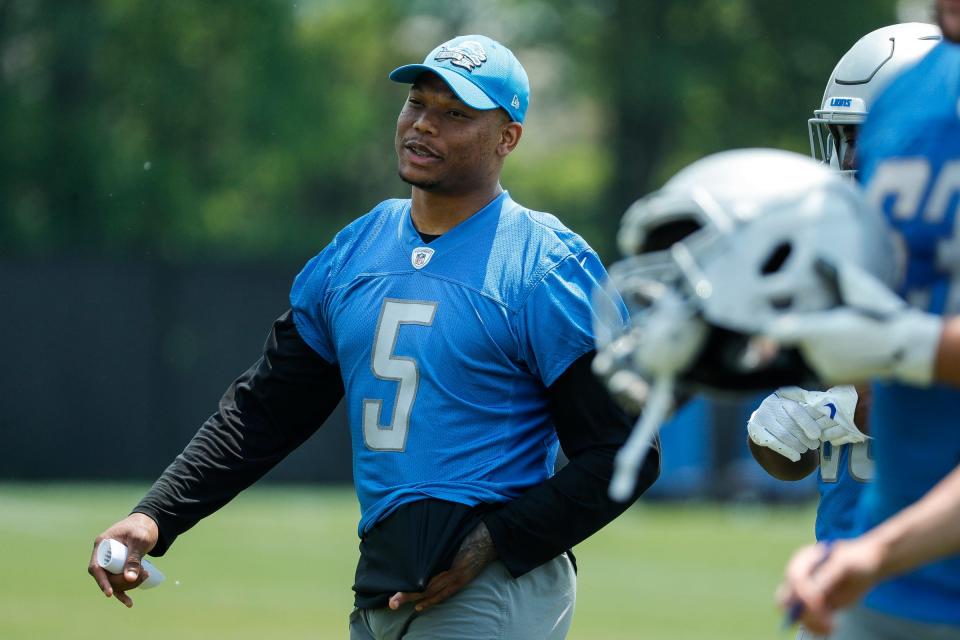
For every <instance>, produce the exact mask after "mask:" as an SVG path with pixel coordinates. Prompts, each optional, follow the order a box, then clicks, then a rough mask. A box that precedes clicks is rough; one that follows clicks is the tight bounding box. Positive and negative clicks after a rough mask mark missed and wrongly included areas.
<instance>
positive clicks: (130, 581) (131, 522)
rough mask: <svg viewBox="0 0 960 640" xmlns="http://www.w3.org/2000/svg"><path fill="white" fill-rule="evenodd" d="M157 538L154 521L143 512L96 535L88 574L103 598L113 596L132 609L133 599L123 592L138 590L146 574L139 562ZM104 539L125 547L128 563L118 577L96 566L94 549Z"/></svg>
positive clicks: (95, 551)
mask: <svg viewBox="0 0 960 640" xmlns="http://www.w3.org/2000/svg"><path fill="white" fill-rule="evenodd" d="M159 535H160V532H159V529H158V528H157V523H156V522H154V521H153V518H151V517H149V516H146V515H144V514H142V513H132V514H130V515H129V516H127V517H126V518H124V519H123V520H121V521H120V522H118V523H116V524H114V525H113V526H112V527H110V528H109V529H107V530H106V531H104V532H103V533H101V534H100V535H99V536H97V538H96V539H95V540H94V541H93V552H92V553H91V554H90V564H89V565H87V573H89V574H90V575H91V576H93V579H94V580H95V581H96V583H97V586H99V587H100V590H101V591H103V593H104V595H105V596H107V597H108V598H109V597H110V596H116V598H117V600H119V601H120V602H122V603H123V604H125V605H126V606H127V607H132V606H133V600H131V599H130V596H129V595H127V593H126V592H127V591H129V590H131V589H135V588H137V587H138V586H140V584H141V583H142V582H143V581H144V580H146V579H147V575H148V574H147V572H146V571H145V570H144V569H143V567H142V566H141V565H140V559H141V558H142V557H143V556H144V555H145V554H146V553H148V552H149V551H150V550H151V549H153V547H154V546H156V544H157V538H158V537H159ZM107 538H113V539H114V540H118V541H119V542H122V543H123V544H125V545H126V546H127V562H126V564H125V565H124V567H123V573H121V574H117V575H114V574H112V573H107V572H106V571H105V570H104V569H102V568H101V567H100V565H98V564H97V547H98V546H99V545H100V542H101V541H102V540H105V539H107Z"/></svg>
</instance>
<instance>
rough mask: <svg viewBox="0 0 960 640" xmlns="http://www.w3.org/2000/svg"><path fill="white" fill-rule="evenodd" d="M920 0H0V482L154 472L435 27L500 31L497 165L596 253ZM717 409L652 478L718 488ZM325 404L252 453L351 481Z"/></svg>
mask: <svg viewBox="0 0 960 640" xmlns="http://www.w3.org/2000/svg"><path fill="white" fill-rule="evenodd" d="M931 4H932V1H931V0H869V1H868V0H864V1H863V2H858V3H845V4H844V3H836V2H834V1H833V0H807V1H806V2H770V1H769V0H595V1H593V2H586V1H580V0H471V1H466V0H235V1H232V2H199V1H196V0H163V1H159V2H142V1H135V0H0V335H3V336H4V337H5V338H6V342H5V346H4V366H3V367H0V389H2V390H3V393H0V441H2V442H3V443H4V446H5V447H6V450H8V451H11V452H17V454H16V455H10V456H3V457H2V459H0V481H2V480H4V479H11V478H12V479H17V478H19V479H27V478H38V479H39V478H44V479H48V478H150V477H155V476H156V474H157V473H159V471H160V470H161V469H162V468H163V467H164V466H165V465H166V463H167V462H168V461H169V460H170V458H171V457H172V456H174V455H176V453H178V452H179V451H180V449H181V448H182V446H183V444H184V443H185V442H186V441H187V440H188V439H189V438H190V437H191V436H192V435H193V433H194V432H195V431H196V428H197V426H198V425H199V424H201V423H202V421H203V419H204V418H205V417H206V416H208V415H209V413H210V411H211V410H212V409H213V407H214V401H215V399H216V398H217V397H219V395H220V394H221V393H222V391H223V389H224V387H225V386H226V385H227V384H228V383H229V381H230V380H231V379H232V378H233V377H234V376H236V375H237V374H238V373H240V372H242V371H243V370H244V369H246V368H247V367H248V366H249V364H250V362H251V361H253V360H254V359H255V358H256V357H257V356H258V355H259V353H260V348H261V345H262V344H263V335H264V333H265V331H266V329H267V328H268V327H269V325H270V322H271V321H272V320H273V319H274V318H276V317H277V316H278V315H280V314H281V313H282V312H283V310H284V309H285V308H286V307H287V306H288V305H289V302H288V301H287V299H286V296H287V292H288V291H289V286H290V282H291V280H292V278H293V276H294V275H295V273H296V271H297V269H299V267H300V266H301V265H302V264H303V263H304V262H305V261H306V260H307V259H308V258H310V257H311V256H312V255H314V254H316V253H317V252H318V251H319V250H320V249H321V248H322V247H323V246H325V245H326V243H327V242H328V241H329V240H330V238H331V237H332V236H333V234H334V233H336V232H337V231H338V230H339V229H340V228H341V227H343V226H344V225H345V224H346V223H347V222H349V221H350V220H352V219H354V218H356V217H357V216H359V215H362V214H363V213H365V212H366V211H368V210H369V209H370V208H371V207H373V206H374V205H375V204H376V203H377V202H379V201H381V200H383V199H385V198H390V197H405V196H407V195H408V194H409V187H407V186H406V185H405V184H403V183H402V182H401V181H400V180H399V179H398V178H397V176H396V160H395V157H394V151H393V135H394V126H395V125H394V123H395V119H396V115H397V113H398V111H399V109H400V107H401V106H402V103H403V100H404V99H405V96H406V88H405V87H403V86H402V85H398V84H395V83H393V82H390V81H389V80H388V79H387V74H388V73H389V71H391V70H392V69H393V68H395V67H396V66H399V65H401V64H405V63H408V62H419V61H420V60H422V59H423V57H424V56H425V55H426V53H427V52H428V51H430V50H431V49H432V48H433V47H434V46H435V45H437V44H439V43H440V42H442V41H444V40H446V39H448V38H450V37H452V36H454V35H457V34H466V33H485V34H488V35H490V36H492V37H494V38H496V39H498V40H501V41H502V42H504V43H506V44H508V45H509V46H510V47H511V48H512V49H513V50H514V51H515V52H516V53H517V55H518V57H519V58H520V60H521V61H523V63H524V65H525V66H526V68H527V71H528V73H529V76H530V79H531V84H532V100H531V110H530V113H529V116H528V120H527V122H526V123H525V128H524V137H523V141H522V143H521V144H520V147H519V148H518V149H517V151H516V153H515V154H513V155H512V156H511V157H510V158H509V159H508V161H507V165H506V169H505V175H504V179H503V183H504V186H505V187H506V188H508V189H510V191H511V193H512V194H513V196H514V197H515V198H516V199H517V200H519V201H520V202H522V203H524V204H525V205H527V206H529V207H532V208H536V209H540V210H546V211H551V212H553V213H555V214H557V215H558V216H559V217H560V218H561V219H562V220H563V221H565V222H566V223H567V224H568V225H569V226H570V227H572V228H573V229H575V230H576V231H578V232H580V233H581V234H582V235H583V236H584V237H585V238H586V239H587V240H588V241H589V242H590V243H591V244H592V245H593V246H594V247H595V248H596V249H597V250H598V251H599V252H600V254H601V255H602V256H603V257H604V259H606V260H607V261H610V260H613V259H615V258H616V254H615V248H614V246H613V245H614V242H613V239H614V231H615V229H616V225H617V222H618V220H619V218H620V215H621V213H622V212H623V211H624V209H625V208H626V207H627V206H628V205H629V204H630V203H631V202H632V201H633V200H634V199H636V198H637V197H639V196H642V195H644V194H645V193H647V192H649V191H650V190H651V189H653V188H656V187H657V186H659V185H660V184H662V183H663V181H664V180H666V179H667V178H668V177H669V176H670V175H671V174H672V173H673V172H675V171H676V170H678V169H679V168H681V167H682V166H684V165H685V164H687V163H689V162H691V161H693V160H695V159H697V158H698V157H700V156H702V155H704V154H707V153H711V152H714V151H719V150H723V149H728V148H735V147H746V146H771V147H781V148H785V149H792V150H795V151H799V152H802V153H807V152H808V143H807V130H806V120H807V118H808V117H809V116H810V115H811V112H812V111H813V109H814V108H816V107H817V106H819V102H820V99H821V95H822V92H823V87H824V85H825V83H826V81H827V78H828V76H829V74H830V71H831V70H832V68H833V66H834V65H835V63H836V61H837V59H838V58H839V57H840V56H841V55H842V54H843V53H844V52H845V51H846V50H847V49H848V48H849V47H850V46H851V45H852V44H853V43H854V42H855V41H856V40H857V39H858V38H859V37H860V36H861V35H863V34H865V33H867V32H869V31H871V30H873V29H875V28H877V27H880V26H883V25H887V24H891V23H894V22H897V21H898V20H904V19H905V18H906V17H908V16H909V17H910V18H911V19H917V18H919V19H927V18H929V11H930V6H931ZM906 5H911V7H912V10H911V11H912V12H911V13H910V14H904V7H905V6H906ZM742 408H743V407H739V406H734V407H728V408H726V409H724V408H723V407H722V406H720V405H711V406H706V405H701V406H700V408H699V409H698V411H700V413H699V414H697V415H696V416H695V417H694V418H692V419H691V420H690V422H691V423H694V424H691V425H687V428H686V429H676V430H675V431H673V432H672V433H675V434H676V436H675V437H676V438H680V439H681V441H680V445H681V446H673V445H672V444H670V445H667V446H666V449H665V450H666V451H667V453H666V454H665V457H664V469H665V471H664V475H663V478H664V479H663V480H661V482H660V483H658V487H662V488H663V490H664V491H666V492H674V493H676V494H678V495H679V494H684V495H697V494H698V492H699V493H702V492H703V491H706V492H707V494H708V495H726V496H729V495H742V494H743V493H744V492H743V490H741V488H740V486H741V485H742V483H743V482H744V480H743V479H744V478H746V477H747V475H748V472H747V471H745V470H750V469H752V470H753V471H754V472H756V471H757V469H758V468H757V467H756V465H755V464H754V463H753V462H752V460H750V459H749V454H748V453H747V452H746V448H745V446H744V442H745V438H744V437H743V433H742V431H743V428H742V427H743V423H744V421H745V419H744V418H743V416H741V415H740V413H739V412H740V410H741V409H742ZM329 422H330V423H331V424H330V425H329V426H327V427H325V428H324V429H321V430H320V432H319V433H318V434H317V435H316V436H315V437H314V438H311V440H310V442H308V443H307V444H306V445H305V446H304V447H303V448H301V449H300V450H298V451H297V452H296V453H295V454H293V455H292V456H291V457H290V459H288V460H287V461H285V462H284V463H283V464H282V465H280V467H278V469H277V470H276V471H275V472H274V476H272V477H274V478H275V479H284V480H298V481H299V480H311V481H324V482H347V481H349V479H350V460H351V458H350V455H349V450H350V443H349V435H348V431H347V429H346V428H345V424H344V422H345V417H344V414H343V412H342V411H340V412H339V413H337V414H335V417H334V418H331V420H330V421H329ZM666 433H667V434H670V433H671V431H669V430H667V431H666ZM667 437H670V436H669V435H667V436H665V438H667ZM103 443H110V445H111V447H112V450H113V452H114V455H113V457H112V458H111V460H110V462H109V464H105V463H104V462H103V460H102V459H103V451H104V448H103V447H104V444H103ZM671 456H675V457H673V458H671ZM683 456H686V458H683ZM737 456H740V458H742V459H741V460H739V462H737V460H736V459H737ZM731 461H733V462H731ZM741 463H742V464H741ZM725 469H728V470H732V471H731V472H729V473H727V472H726V471H724V470H725ZM691 470H692V472H691ZM760 475H762V474H760ZM724 477H730V478H732V479H733V484H730V485H729V486H728V484H727V483H725V482H724V481H723V480H722V478H724ZM678 478H679V479H678ZM767 480H768V481H769V479H767ZM751 482H752V481H751ZM769 482H773V481H769ZM774 484H776V486H777V488H776V489H775V491H778V492H782V491H787V490H793V491H795V489H789V488H788V485H786V484H784V483H774ZM751 486H754V485H751ZM756 486H760V485H756ZM808 488H809V487H808ZM750 490H751V491H756V489H750ZM760 491H766V489H763V488H761V489H760Z"/></svg>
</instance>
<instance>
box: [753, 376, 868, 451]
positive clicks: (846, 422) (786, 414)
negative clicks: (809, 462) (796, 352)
mask: <svg viewBox="0 0 960 640" xmlns="http://www.w3.org/2000/svg"><path fill="white" fill-rule="evenodd" d="M856 404H857V393H856V391H855V390H854V389H853V387H834V388H832V389H830V390H828V391H825V392H819V391H804V390H803V389H800V388H799V387H784V388H783V389H779V390H777V391H776V392H775V393H772V394H770V395H769V396H767V397H766V398H764V400H763V402H762V403H761V404H760V406H759V407H758V408H757V410H756V411H754V412H753V414H752V415H751V416H750V421H749V422H748V423H747V432H748V433H749V435H750V439H751V440H752V441H753V442H754V443H755V444H757V445H759V446H761V447H767V448H768V449H772V450H773V451H776V452H777V453H779V454H780V455H782V456H784V457H785V458H788V459H790V460H792V461H793V462H797V461H798V460H800V457H801V455H803V454H804V453H805V452H807V451H808V450H810V449H816V448H817V447H819V446H820V443H821V442H832V443H833V444H846V443H850V442H862V441H863V440H864V439H866V436H864V435H863V434H862V433H860V432H859V431H858V430H857V428H856V426H855V425H854V424H853V412H854V409H855V408H856Z"/></svg>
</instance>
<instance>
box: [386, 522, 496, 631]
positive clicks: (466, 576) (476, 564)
mask: <svg viewBox="0 0 960 640" xmlns="http://www.w3.org/2000/svg"><path fill="white" fill-rule="evenodd" d="M496 558H497V550H496V548H495V547H494V546H493V540H492V539H491V538H490V532H489V531H488V530H487V525H485V524H483V523H482V522H481V523H480V524H478V525H477V528H476V529H474V530H473V531H471V532H470V534H469V535H468V536H467V537H466V538H465V539H464V541H463V544H461V545H460V549H459V550H458V551H457V555H456V556H454V558H453V563H452V564H451V565H450V568H449V569H447V570H446V571H441V572H440V573H438V574H437V575H435V576H433V577H432V578H431V579H430V582H429V583H428V584H427V588H426V589H424V590H423V591H422V592H420V593H406V592H400V593H395V594H394V595H393V597H392V598H390V602H389V606H390V608H391V609H394V610H396V609H399V608H400V607H401V606H402V605H403V604H405V603H407V602H416V603H417V604H416V605H415V606H414V608H415V609H416V610H417V611H418V612H420V611H424V610H426V609H427V608H428V607H432V606H433V605H435V604H440V603H441V602H443V601H444V600H446V599H447V598H449V597H450V596H452V595H453V594H455V593H456V592H458V591H460V589H462V588H463V587H464V586H466V585H467V583H469V582H470V581H471V580H473V579H474V578H476V577H477V576H478V575H480V572H481V571H483V569H484V567H486V566H487V565H488V564H490V563H491V562H493V561H494V560H496Z"/></svg>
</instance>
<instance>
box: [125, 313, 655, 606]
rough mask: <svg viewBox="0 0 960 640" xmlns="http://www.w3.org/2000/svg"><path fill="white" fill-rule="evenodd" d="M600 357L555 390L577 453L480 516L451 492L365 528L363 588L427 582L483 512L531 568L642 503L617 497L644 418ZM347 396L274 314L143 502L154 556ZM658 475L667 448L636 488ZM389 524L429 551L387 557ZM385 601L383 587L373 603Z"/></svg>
mask: <svg viewBox="0 0 960 640" xmlns="http://www.w3.org/2000/svg"><path fill="white" fill-rule="evenodd" d="M592 358H593V353H592V352H591V353H588V354H586V355H584V356H582V357H581V358H579V359H578V360H577V361H576V362H574V363H573V364H572V365H571V366H570V367H569V368H568V369H567V371H566V372H564V373H563V374H562V375H561V376H560V377H559V378H558V379H557V381H556V382H555V383H554V384H553V385H552V386H551V387H550V388H549V389H548V397H549V403H550V411H551V414H552V417H553V422H554V424H555V426H556V429H557V434H558V437H559V440H560V444H561V446H562V447H563V450H564V452H565V454H566V455H567V457H568V458H569V460H570V462H569V464H567V466H566V467H564V468H563V469H562V470H561V471H560V472H558V473H557V474H556V475H555V476H553V477H552V478H551V479H549V480H547V481H546V482H544V483H542V484H540V485H538V486H536V487H533V488H531V489H530V490H529V491H527V492H526V493H525V494H524V495H522V496H521V497H520V498H518V499H516V500H514V501H512V502H510V503H507V504H505V505H503V506H500V507H497V506H494V505H482V506H481V507H479V508H477V510H476V511H477V512H476V515H474V516H472V517H471V516H470V514H464V513H460V511H462V510H463V508H464V507H463V506H462V505H454V504H452V503H445V502H443V501H436V500H429V501H426V502H427V503H428V504H423V505H417V506H408V505H404V506H403V507H401V508H399V509H397V511H395V512H394V514H393V515H391V517H390V518H388V519H387V521H386V522H383V523H379V524H378V526H377V527H376V528H375V529H374V530H373V531H372V532H371V534H370V535H369V536H366V537H365V539H364V541H363V543H362V544H361V549H362V550H363V549H364V548H365V547H364V545H366V548H367V549H368V551H366V553H368V554H369V555H368V557H367V558H362V559H361V567H359V568H358V585H357V586H363V584H364V583H367V584H369V583H371V582H375V583H376V589H375V592H376V593H377V594H383V593H385V592H386V591H389V590H390V589H393V590H404V589H401V588H395V587H393V586H392V585H393V584H394V582H396V583H397V585H398V586H403V585H408V584H411V582H412V584H415V585H418V586H419V585H421V583H422V582H423V580H424V577H425V576H423V575H416V576H411V575H408V574H413V573H415V571H414V570H413V569H411V568H410V567H411V566H414V565H415V566H416V567H419V568H422V567H430V568H431V570H444V569H446V568H448V566H444V565H448V564H449V559H450V558H452V557H453V554H454V553H455V551H456V547H457V546H458V545H459V543H460V541H461V540H462V539H463V537H464V536H465V535H466V534H467V533H469V531H467V530H466V529H468V528H472V527H473V526H475V525H476V522H477V521H478V520H479V519H480V518H482V519H483V521H484V522H485V523H486V525H487V527H488V529H489V530H490V534H491V537H492V538H493V541H494V544H495V546H496V548H497V552H498V554H499V556H500V559H501V561H502V562H503V563H504V565H505V566H506V567H507V568H508V570H509V571H510V572H511V573H512V574H513V575H514V576H519V575H522V574H523V573H526V572H527V571H530V570H531V569H533V568H535V567H537V566H539V565H540V564H542V563H544V562H547V561H549V560H550V559H552V558H554V557H556V556H557V555H559V554H560V553H562V552H563V551H564V550H566V549H569V548H570V547H572V546H573V545H575V544H577V543H579V542H581V541H582V540H584V539H586V538H587V537H589V536H590V535H591V534H593V533H595V532H596V531H597V530H599V529H600V528H601V527H603V526H604V525H605V524H607V523H608V522H610V521H611V520H613V518H615V517H616V516H617V515H619V514H620V513H622V512H623V511H624V510H625V509H626V508H627V507H628V506H629V504H630V503H629V502H627V503H616V502H613V501H611V500H610V499H609V498H608V497H607V486H608V484H609V481H610V478H611V476H612V469H613V457H614V455H615V453H616V451H617V449H618V448H619V447H620V446H621V445H622V444H623V442H624V441H625V440H626V438H627V436H628V435H629V433H630V429H631V427H632V420H631V419H630V418H629V417H628V416H626V415H625V414H624V413H623V412H622V411H621V410H620V409H619V407H618V406H617V405H616V404H615V403H614V402H613V401H612V400H611V399H610V397H609V396H608V394H607V393H606V390H605V388H604V387H603V385H602V384H601V383H600V382H599V381H598V380H597V379H596V378H595V377H594V375H593V373H592V372H591V370H590V362H591V361H592ZM342 396H343V384H342V380H341V377H340V372H339V370H338V368H337V367H336V366H335V365H331V364H330V363H328V362H326V361H325V360H324V359H322V358H321V357H320V356H318V355H317V354H316V352H315V351H313V349H312V348H310V346H309V345H307V343H306V342H304V340H303V339H302V338H301V336H300V335H299V333H298V332H297V329H296V326H295V325H294V323H293V320H292V318H291V314H290V313H289V312H288V313H286V314H284V315H283V316H282V317H281V318H279V319H278V320H277V321H276V322H275V323H274V326H273V328H272V330H271V333H270V335H269V337H268V339H267V343H266V346H265V348H264V353H263V356H262V357H261V358H260V360H259V361H257V363H255V364H254V365H253V366H252V367H251V368H250V369H249V370H248V371H247V372H245V373H244V374H243V375H242V376H240V377H239V378H238V379H237V380H236V381H235V382H234V383H233V384H232V385H231V386H230V388H229V389H227V391H226V393H225V394H224V396H223V398H221V400H220V405H219V410H218V411H217V413H215V414H214V415H213V416H212V417H211V418H210V419H209V420H207V422H206V423H204V425H203V426H202V427H201V429H200V430H199V431H198V432H197V434H196V435H195V436H194V438H193V439H192V440H191V441H190V443H189V444H188V445H187V447H186V448H185V449H184V451H183V453H181V454H180V455H179V456H177V458H176V460H174V462H173V463H172V464H171V465H170V466H169V467H168V468H167V469H166V470H165V471H164V472H163V474H162V475H161V476H160V478H159V479H158V480H157V482H155V483H154V485H153V487H152V488H151V489H150V491H149V492H148V493H147V495H146V496H145V497H144V498H143V500H142V501H141V502H140V503H139V504H138V505H137V506H136V507H135V508H134V511H136V512H140V513H144V514H146V515H148V516H150V517H152V518H153V519H154V520H156V521H157V524H158V526H159V530H160V539H159V541H158V544H157V546H156V547H155V548H154V549H153V551H152V552H151V555H162V554H163V553H165V552H166V550H167V549H168V548H169V547H170V545H171V544H172V543H173V541H174V540H175V539H176V537H177V536H178V535H179V534H181V533H183V532H184V531H186V530H188V529H189V528H190V527H192V526H193V525H195V524H196V523H197V522H198V521H199V520H200V519H202V518H204V517H206V516H207V515H210V514H211V513H213V512H214V511H216V510H217V509H219V508H220V507H222V506H223V505H224V504H226V503H227V502H229V501H230V500H231V499H232V498H233V497H235V496H236V495H237V494H238V493H240V492H241V491H242V490H243V489H245V488H247V487H248V486H250V485H251V484H253V483H254V482H255V481H256V480H258V479H259V478H260V477H262V476H263V475H264V474H265V473H266V472H267V471H269V470H270V469H271V468H273V467H274V466H275V465H276V464H277V463H278V462H280V461H281V460H282V459H283V458H284V457H285V456H286V455H287V454H288V453H290V452H291V451H293V450H294V449H296V448H297V447H298V446H299V445H300V444H301V443H303V442H304V441H305V440H306V439H307V438H308V437H309V436H310V435H311V434H313V432H314V431H316V429H317V428H318V427H319V426H320V425H321V424H322V423H323V422H324V420H326V418H327V417H328V416H329V414H330V413H331V412H332V410H333V409H334V407H335V406H336V405H337V403H338V402H339V400H340V399H341V397H342ZM658 473H659V451H658V450H657V449H654V450H653V451H651V453H650V455H649V456H648V458H647V460H646V462H645V464H644V466H643V468H642V470H641V472H640V474H639V479H638V485H637V491H636V494H637V495H639V494H640V493H642V492H643V491H644V490H645V489H646V488H647V487H649V486H650V485H651V484H652V483H653V481H654V480H655V479H656V477H657V475H658ZM413 504H414V505H416V504H417V503H413ZM405 507H406V508H405ZM491 509H494V510H493V511H492V512H491V511H490V510H491ZM425 519H429V520H430V521H432V522H433V523H438V522H439V523H446V524H444V525H443V526H437V527H436V529H437V530H438V531H439V533H437V534H436V535H437V538H436V539H434V540H432V541H425V540H423V539H422V538H423V536H424V535H427V536H428V537H432V536H431V535H430V534H428V533H427V532H426V531H425V530H424V528H423V526H424V525H423V523H424V522H425V521H426V520H425ZM456 522H460V523H461V524H459V525H456V524H455V523H456ZM451 524H452V525H453V526H450V525H451ZM381 525H382V526H383V528H384V529H388V528H391V527H392V529H390V533H391V535H390V536H380V537H381V539H386V538H395V537H397V536H395V535H394V532H395V531H397V530H400V531H408V532H410V535H414V536H419V537H420V540H418V543H419V544H420V546H423V547H424V548H425V549H427V550H428V552H427V553H426V556H427V557H424V558H422V559H418V560H416V561H415V562H405V561H404V560H403V559H396V561H395V562H394V561H391V560H390V558H389V557H386V556H394V554H383V553H380V554H379V557H378V549H377V547H380V546H382V545H381V544H379V543H378V541H377V540H376V537H377V536H376V535H375V534H376V531H378V530H379V528H380V527H381ZM432 543H436V544H432ZM380 551H382V550H380ZM434 554H435V556H434ZM383 557H386V563H385V566H384V565H383V564H380V565H377V571H369V572H365V571H362V570H361V568H362V567H364V564H365V563H367V566H371V565H372V563H373V561H375V560H376V561H379V560H381V559H382V558H383ZM381 569H382V570H383V571H382V572H381V571H380V570H381ZM361 574H365V575H361ZM392 574H395V575H392ZM374 578H375V580H373V579H374ZM355 588H356V587H355ZM404 588H406V587H404ZM384 590H386V591H384ZM367 593H370V592H369V591H367ZM359 594H360V592H359V590H358V595H359ZM370 595H371V596H373V595H374V594H372V593H370ZM379 599H380V598H379V596H377V597H376V598H374V599H373V600H370V601H379Z"/></svg>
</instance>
